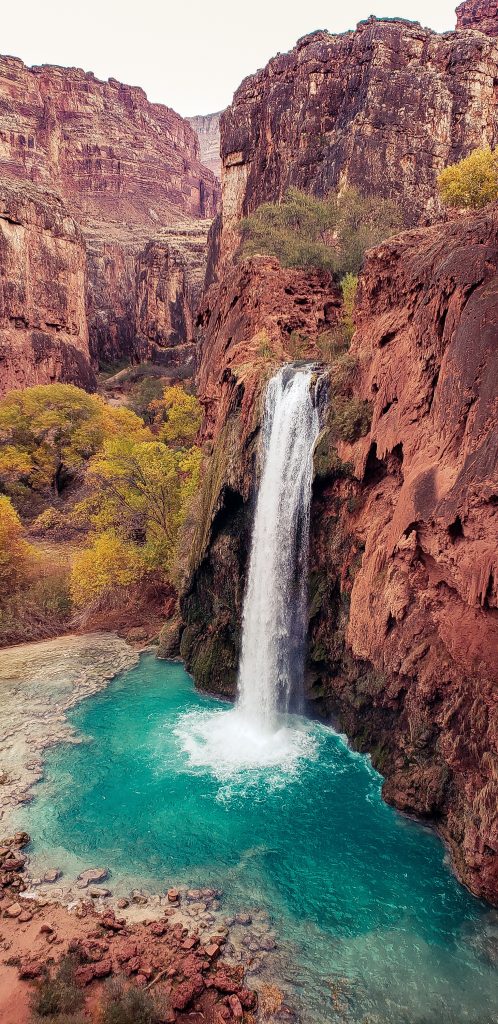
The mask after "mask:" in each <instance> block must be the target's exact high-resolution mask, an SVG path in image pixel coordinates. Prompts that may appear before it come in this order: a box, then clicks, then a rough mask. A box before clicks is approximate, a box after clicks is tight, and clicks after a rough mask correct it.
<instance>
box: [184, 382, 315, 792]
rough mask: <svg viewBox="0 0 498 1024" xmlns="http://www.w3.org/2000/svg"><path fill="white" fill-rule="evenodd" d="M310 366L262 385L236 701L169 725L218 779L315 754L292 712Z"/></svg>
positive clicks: (304, 582)
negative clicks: (259, 447)
mask: <svg viewBox="0 0 498 1024" xmlns="http://www.w3.org/2000/svg"><path fill="white" fill-rule="evenodd" d="M312 374H313V370H312V367H310V366H304V367H293V366H284V367H282V369H281V370H279V371H278V373H276V374H275V376H274V377H273V378H272V379H271V381H270V382H269V384H268V388H267V392H266V402H265V412H264V418H263V430H262V453H261V454H262V466H261V480H260V485H259V489H258V496H257V502H256V513H255V519H254V527H253V535H252V544H251V554H250V560H249V571H248V580H247V589H246V595H245V601H244V612H243V623H242V653H241V659H240V666H239V681H238V697H237V703H236V705H235V707H234V708H233V709H231V710H230V711H220V712H214V713H210V714H208V715H201V716H199V715H198V714H196V713H193V714H192V715H186V716H185V717H184V719H183V721H182V723H181V724H180V726H179V727H178V729H177V730H176V732H177V735H178V736H179V738H180V740H181V742H182V745H183V747H184V749H185V750H186V752H187V754H188V756H189V760H190V763H191V764H192V765H196V766H197V767H209V769H210V770H211V771H212V772H213V773H214V774H215V775H217V776H218V777H219V778H220V779H224V780H226V779H228V778H230V777H232V776H233V775H237V774H238V773H239V772H240V771H241V770H242V771H244V770H246V769H256V770H257V769H267V768H268V767H271V768H272V771H271V772H270V773H269V776H268V777H269V779H270V781H272V780H274V779H275V778H276V776H280V779H281V778H282V775H283V776H285V775H286V774H288V773H289V772H292V770H293V768H294V766H295V764H296V762H297V761H298V760H300V759H301V758H303V757H310V756H313V754H314V750H315V741H314V740H313V738H312V736H311V732H310V730H309V729H307V727H306V725H303V723H302V721H299V720H297V719H294V718H293V719H289V718H288V715H287V713H288V712H289V711H290V710H299V706H300V702H301V698H302V689H303V673H304V651H305V637H306V600H307V590H308V546H309V517H310V503H311V485H312V478H313V447H314V444H315V441H316V438H317V436H318V432H319V428H320V424H319V413H318V408H317V403H316V402H315V400H314V394H313V389H312Z"/></svg>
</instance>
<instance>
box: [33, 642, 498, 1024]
mask: <svg viewBox="0 0 498 1024" xmlns="http://www.w3.org/2000/svg"><path fill="white" fill-rule="evenodd" d="M214 714H216V715H217V719H216V723H217V731H218V735H219V736H222V735H223V721H224V716H229V715H233V711H232V710H231V709H230V707H229V706H228V705H225V704H223V703H221V702H218V701H215V700H213V699H211V698H207V697H205V696H203V695H201V694H199V693H198V692H196V691H195V689H194V687H193V684H192V681H191V679H190V677H189V676H188V675H187V674H186V672H185V671H184V669H183V667H182V666H181V665H179V664H175V663H166V662H160V661H156V660H155V659H154V657H152V656H150V655H145V656H143V657H142V659H141V661H140V664H139V665H138V666H137V667H136V668H134V669H132V670H131V671H128V672H126V673H124V674H123V675H121V676H120V677H118V678H117V679H115V680H114V681H113V682H112V683H111V685H110V686H109V688H108V689H107V690H106V691H104V692H102V693H99V694H98V695H97V696H95V697H92V698H91V699H89V700H87V701H86V702H84V703H83V704H81V705H80V706H78V707H77V708H76V709H74V710H73V711H72V712H71V713H70V719H71V722H72V724H73V725H74V726H75V728H76V729H77V730H78V731H79V732H80V733H82V734H83V735H84V736H85V737H86V742H85V743H83V744H81V745H79V746H73V745H70V744H67V745H61V746H59V747H55V748H53V749H52V750H51V751H49V753H48V756H47V768H46V775H45V781H44V782H42V783H41V784H40V785H39V786H38V787H37V790H36V799H35V800H34V801H33V803H32V804H31V805H30V806H29V807H27V808H23V809H22V811H21V812H20V813H19V816H18V819H19V824H23V825H24V826H25V827H26V828H27V829H28V831H29V832H30V833H31V835H32V836H33V840H34V858H35V868H36V861H38V865H39V866H43V865H44V864H46V865H48V864H50V865H54V864H58V865H59V866H60V867H61V868H63V869H64V870H65V871H66V872H67V873H71V872H72V873H75V872H76V871H77V870H79V869H80V868H81V867H83V866H84V867H88V866H89V865H95V864H96V863H102V864H105V865H106V866H108V867H109V868H110V869H111V872H112V888H113V890H114V891H115V892H117V891H119V888H120V885H121V886H125V885H126V886H128V888H129V887H130V885H144V886H147V887H149V889H151V890H153V891H160V890H161V889H162V890H164V887H165V886H169V885H170V884H172V882H177V883H182V882H184V883H186V884H188V885H190V886H196V885H201V886H202V885H206V884H209V885H211V884H213V885H220V886H221V887H222V888H223V890H224V899H225V905H226V907H227V910H229V909H230V908H240V907H242V906H244V907H249V908H252V907H264V908H265V909H267V910H268V911H269V912H270V914H271V916H272V919H273V922H274V925H275V928H276V931H277V934H278V937H279V940H280V941H281V949H282V952H283V955H282V972H283V974H284V975H286V977H287V979H288V981H287V984H288V987H289V988H290V989H291V994H292V996H293V999H294V1001H295V1002H297V1004H298V1005H299V1007H300V1011H301V1012H302V1015H303V1019H306V1020H307V1021H308V1022H310V1024H311V1022H313V1024H322V1022H326V1021H327V1022H330V1021H333V1022H335V1021H354V1022H362V1024H381V1022H382V1024H386V1022H389V1024H391V1022H392V1024H408V1022H409V1024H415V1022H416V1024H423V1022H430V1024H451V1022H473V1024H488V1022H489V1024H491V1022H493V1024H495V1022H497V1021H498V1014H497V1011H496V1007H497V1006H498V975H497V971H496V969H494V968H493V967H492V966H491V964H490V962H489V960H488V959H487V954H489V950H490V947H491V943H492V940H493V934H495V937H496V932H497V930H498V929H497V926H496V918H495V917H494V916H493V912H492V911H490V910H489V908H486V907H485V906H483V905H482V904H481V903H480V902H479V901H477V900H475V899H474V898H473V897H471V896H470V894H469V893H468V892H467V891H466V890H465V889H464V888H463V887H462V886H460V885H459V884H458V883H457V881H456V879H455V878H454V876H453V875H452V874H451V872H450V870H449V868H448V867H447V865H446V863H445V858H444V849H443V847H442V845H441V843H440V842H439V840H438V839H437V838H436V837H435V836H434V835H433V834H432V833H431V832H429V831H428V830H426V829H423V828H422V827H420V826H419V825H417V824H415V823H413V822H411V821H408V820H407V819H405V818H403V817H401V816H400V815H398V814H397V813H396V812H395V811H394V810H393V809H392V808H390V807H388V806H387V805H386V804H384V803H383V801H382V799H381V795H380V790H381V778H380V776H379V775H378V774H377V773H376V772H375V771H374V770H373V769H372V767H371V765H370V763H369V761H368V759H367V758H365V757H363V756H361V755H358V754H355V753H353V752H351V751H350V750H349V749H348V747H347V745H346V744H345V742H344V741H343V739H341V737H339V736H338V735H337V734H335V733H334V732H333V730H331V729H328V728H326V727H323V726H320V725H316V724H314V723H308V722H305V721H304V720H300V719H293V720H291V731H292V729H294V728H295V730H296V734H295V736H296V741H295V743H294V745H292V756H290V757H283V758H282V759H280V760H277V761H275V760H273V761H271V762H270V763H266V764H264V765H263V766H262V767H260V768H258V767H254V766H253V767H251V766H250V765H249V766H244V765H241V766H239V767H238V768H234V769H233V770H231V769H230V767H229V766H228V767H227V761H226V760H225V762H224V764H221V765H218V766H217V765H216V764H210V763H209V758H208V757H207V758H203V757H202V756H201V754H200V753H199V750H200V748H199V744H200V743H201V745H202V723H203V722H204V721H209V722H210V723H212V722H213V715H214ZM210 729H211V727H210ZM199 736H201V739H199ZM201 753H202V751H201ZM221 760H222V759H221ZM229 760H230V759H228V761H229ZM110 884H111V883H110Z"/></svg>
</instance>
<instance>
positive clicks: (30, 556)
mask: <svg viewBox="0 0 498 1024" xmlns="http://www.w3.org/2000/svg"><path fill="white" fill-rule="evenodd" d="M34 557H35V556H34V551H33V549H32V547H31V545H30V544H28V543H27V542H26V541H25V539H24V530H23V525H22V523H21V520H20V518H19V515H18V513H17V512H16V510H15V508H14V506H13V504H12V502H11V501H10V499H9V498H8V497H7V496H6V495H4V494H0V600H1V599H2V598H5V597H8V596H10V594H11V593H12V591H13V590H15V589H16V587H18V586H19V584H20V583H22V582H23V580H24V579H25V578H26V576H28V575H29V571H30V569H31V567H32V565H33V562H34Z"/></svg>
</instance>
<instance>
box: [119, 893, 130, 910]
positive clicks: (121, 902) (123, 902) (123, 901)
mask: <svg viewBox="0 0 498 1024" xmlns="http://www.w3.org/2000/svg"><path fill="white" fill-rule="evenodd" d="M116 906H117V907H118V909H119V910H126V908H127V907H129V906H130V901H129V900H127V899H125V898H124V896H123V897H121V899H119V900H118V901H117V903H116Z"/></svg>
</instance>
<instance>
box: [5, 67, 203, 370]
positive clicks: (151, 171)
mask: <svg viewBox="0 0 498 1024" xmlns="http://www.w3.org/2000/svg"><path fill="white" fill-rule="evenodd" d="M0 163H1V169H2V174H3V176H4V177H5V178H6V179H10V180H11V181H12V182H15V183H16V185H17V188H18V189H21V188H22V187H24V185H26V188H29V183H36V185H37V186H38V188H42V189H48V190H50V191H51V192H55V193H57V194H58V195H60V196H61V197H62V199H63V201H64V203H65V205H66V208H67V210H68V211H69V214H70V215H71V217H72V218H73V219H74V220H75V221H76V222H77V223H78V224H79V226H80V229H81V232H82V235H83V240H84V244H85V245H86V249H87V257H88V259H87V275H86V276H87V295H86V304H87V313H88V317H87V319H88V325H87V328H86V331H87V334H88V336H89V347H90V355H91V359H92V363H93V365H94V366H96V365H97V364H98V363H99V362H107V363H114V362H118V361H122V360H123V359H125V360H131V361H138V360H139V359H141V358H144V356H145V357H146V358H149V357H150V347H151V346H150V344H149V342H150V341H151V340H152V336H153V335H154V332H155V331H157V330H160V333H161V335H162V340H161V346H162V347H164V346H165V345H166V342H167V347H169V348H170V347H171V346H174V345H175V344H176V343H177V342H178V329H177V325H178V315H177V314H176V313H175V310H178V309H179V308H180V307H181V306H182V305H184V304H185V301H186V297H187V301H188V303H189V308H188V309H185V315H184V324H185V333H184V335H182V337H181V339H180V344H181V345H186V344H187V345H188V344H190V343H191V341H192V335H191V331H190V322H191V319H192V316H193V314H194V309H195V306H196V303H197V300H198V297H199V292H200V286H201V282H202V279H203V277H204V271H205V263H206V256H205V248H206V238H207V231H208V228H209V222H210V218H211V217H212V216H213V214H214V213H215V211H216V207H217V202H218V197H219V183H218V181H217V179H216V178H215V176H214V175H213V174H212V172H211V171H210V170H209V169H208V168H206V167H204V166H203V164H202V163H201V162H200V159H199V143H198V139H197V136H196V134H195V132H194V131H193V129H192V128H191V126H190V125H189V123H188V122H187V121H186V120H184V119H183V118H181V117H179V115H178V114H176V113H175V112H174V111H172V110H170V109H169V108H168V107H165V106H162V105H160V104H153V103H149V102H148V100H147V97H146V95H145V93H144V92H143V90H142V89H138V88H133V87H131V86H126V85H122V84H121V83H119V82H117V81H115V80H114V79H111V80H110V81H109V82H100V81H98V80H97V79H96V78H95V76H94V75H92V74H86V73H85V72H83V71H81V70H79V69H76V68H57V67H49V66H43V67H40V68H27V67H26V66H25V65H24V64H23V62H22V61H20V60H17V59H16V58H12V57H0ZM82 244H83V241H82ZM151 244H152V246H154V245H155V246H156V247H157V249H158V251H162V252H164V251H165V250H166V247H167V248H168V251H169V257H168V259H166V260H163V263H162V272H163V274H166V275H168V274H169V272H170V271H171V276H170V277H169V276H166V277H163V279H162V280H161V282H160V284H157V282H156V285H154V281H153V278H154V273H155V271H152V269H151V272H150V289H151V290H153V289H155V291H156V293H157V292H158V289H159V291H160V292H162V293H164V294H166V293H167V294H168V296H169V300H168V301H170V302H171V303H172V307H173V308H172V314H171V316H172V324H171V331H170V334H169V337H168V339H166V327H167V324H166V319H164V317H163V320H162V323H161V325H160V327H158V322H157V317H156V316H155V313H156V312H157V310H156V311H155V312H154V313H153V322H152V321H151V323H150V324H149V323H145V321H144V309H147V308H149V307H150V308H151V309H152V306H151V303H150V301H147V302H146V303H145V306H144V275H143V269H144V260H145V262H147V260H149V261H150V251H151ZM145 254H148V255H145ZM156 271H157V265H156ZM139 281H140V282H141V291H140V294H139V292H138V291H137V284H138V282H139ZM150 294H151V295H152V291H151V293H150ZM74 301H75V302H76V301H77V300H76V297H75V298H74ZM159 301H160V300H159ZM139 306H140V308H141V310H142V312H139V311H138V307H139ZM5 345H6V346H7V348H8V344H7V340H5ZM7 348H6V349H5V351H7ZM44 358H45V356H44ZM189 360H190V364H191V365H192V366H193V362H192V359H191V356H189ZM60 361H61V357H60V354H59V348H57V346H56V349H55V350H54V355H53V368H55V376H54V379H72V380H74V382H75V383H82V376H81V373H77V372H76V371H74V372H73V371H71V369H70V366H69V363H68V362H67V360H66V365H65V366H64V367H62V366H61V369H60V373H59V371H58V369H57V368H58V366H59V363H60ZM177 363H178V364H179V365H180V364H182V365H183V364H184V363H185V353H181V354H179V355H178V358H177ZM28 371H29V361H27V362H26V367H25V370H24V371H23V373H22V374H21V375H20V377H19V379H20V380H21V379H22V380H23V381H24V383H25V384H30V383H35V382H36V381H37V380H38V375H37V373H36V372H35V371H33V373H32V375H31V377H30V375H29V372H28ZM88 372H89V373H90V374H91V375H92V377H93V371H90V370H89V371H88ZM62 374H65V376H61V375H62Z"/></svg>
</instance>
